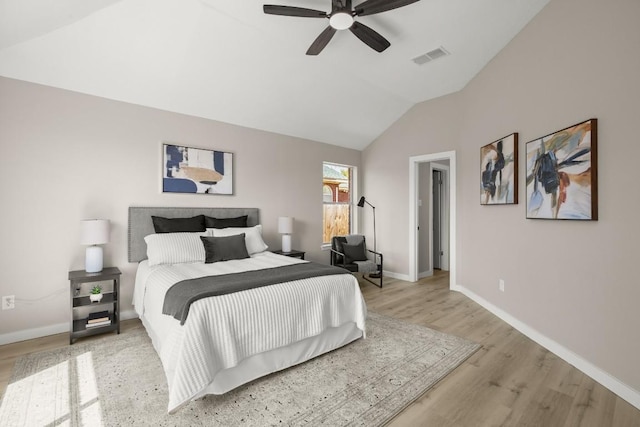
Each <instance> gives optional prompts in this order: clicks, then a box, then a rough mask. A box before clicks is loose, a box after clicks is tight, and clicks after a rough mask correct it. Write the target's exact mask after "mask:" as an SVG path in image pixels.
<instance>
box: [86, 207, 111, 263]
mask: <svg viewBox="0 0 640 427" xmlns="http://www.w3.org/2000/svg"><path fill="white" fill-rule="evenodd" d="M80 243H81V244H83V245H89V246H87V251H86V254H85V260H84V265H85V267H84V269H85V271H86V272H87V273H98V272H100V271H102V259H103V255H102V246H98V245H103V244H105V243H109V220H108V219H85V220H83V221H82V227H81V232H80Z"/></svg>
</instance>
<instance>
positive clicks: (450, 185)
mask: <svg viewBox="0 0 640 427" xmlns="http://www.w3.org/2000/svg"><path fill="white" fill-rule="evenodd" d="M438 161H440V162H441V164H438V163H436V162H438ZM447 161H448V163H449V164H448V167H447V166H446V162H447ZM425 163H431V165H430V168H431V170H432V172H431V174H430V176H429V180H431V178H432V176H433V174H434V171H439V172H440V173H441V175H439V177H441V178H443V179H442V186H443V187H442V191H441V196H442V195H446V194H447V193H448V197H446V199H448V200H446V199H445V200H444V201H442V200H440V203H439V204H440V207H439V208H438V209H439V211H438V214H439V216H440V218H439V220H440V221H437V222H439V225H438V226H439V228H440V229H441V230H442V233H441V238H440V240H438V242H436V245H437V247H436V249H434V248H433V245H434V242H433V239H432V238H431V239H429V240H430V242H429V243H430V244H429V246H430V247H429V249H430V250H429V253H430V254H434V253H435V251H436V250H439V252H442V254H441V256H440V258H439V260H438V262H439V263H440V266H441V268H442V267H443V266H446V267H447V269H448V270H449V271H450V274H449V288H453V287H455V285H456V269H455V266H456V222H455V218H456V153H455V151H447V152H442V153H435V154H426V155H422V156H413V157H410V158H409V193H410V197H409V281H411V282H415V281H417V280H418V277H419V275H420V274H419V264H420V263H419V259H418V257H419V254H420V251H419V244H420V241H419V235H420V226H419V207H420V204H421V201H420V181H419V180H420V173H419V171H420V169H421V165H423V166H424V164H425ZM430 193H433V191H431V189H430ZM441 196H436V197H441ZM447 202H448V203H447ZM447 206H448V211H447V210H446V209H445V210H444V211H443V208H446V207H447ZM430 211H431V214H430V215H429V216H430V218H431V220H430V221H429V222H430V224H429V230H431V231H430V233H429V234H431V235H433V234H434V233H433V231H432V230H433V222H432V220H433V217H434V215H433V211H432V209H430ZM446 229H448V231H449V232H448V233H446ZM447 247H448V248H449V250H448V251H446V250H445V249H446V248H447ZM434 261H435V260H431V262H430V264H431V265H432V266H433V265H434ZM430 271H431V272H433V268H431V269H430Z"/></svg>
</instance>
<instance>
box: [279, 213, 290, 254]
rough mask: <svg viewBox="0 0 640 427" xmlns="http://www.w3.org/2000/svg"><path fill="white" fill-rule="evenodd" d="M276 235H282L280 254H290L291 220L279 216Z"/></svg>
mask: <svg viewBox="0 0 640 427" xmlns="http://www.w3.org/2000/svg"><path fill="white" fill-rule="evenodd" d="M278 233H280V234H282V252H285V253H289V252H291V233H293V218H292V217H290V216H281V217H280V218H278Z"/></svg>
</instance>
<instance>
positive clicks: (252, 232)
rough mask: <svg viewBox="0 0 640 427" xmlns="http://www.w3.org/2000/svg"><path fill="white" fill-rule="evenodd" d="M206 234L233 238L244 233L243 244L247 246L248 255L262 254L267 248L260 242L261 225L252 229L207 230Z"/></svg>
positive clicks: (262, 241)
mask: <svg viewBox="0 0 640 427" xmlns="http://www.w3.org/2000/svg"><path fill="white" fill-rule="evenodd" d="M207 232H208V233H213V234H212V235H213V237H225V236H235V235H236V234H242V233H244V243H245V245H247V252H249V255H253V254H257V253H259V252H264V251H266V250H267V248H269V246H267V245H266V243H264V240H262V225H260V224H258V225H256V226H254V227H227V228H208V229H207Z"/></svg>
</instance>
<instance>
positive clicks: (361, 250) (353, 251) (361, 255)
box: [342, 242, 367, 264]
mask: <svg viewBox="0 0 640 427" xmlns="http://www.w3.org/2000/svg"><path fill="white" fill-rule="evenodd" d="M342 253H343V254H344V257H345V260H344V261H345V263H346V264H351V263H352V262H353V261H366V260H367V251H366V249H365V247H364V242H361V243H358V244H357V245H350V244H349V243H343V244H342Z"/></svg>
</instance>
